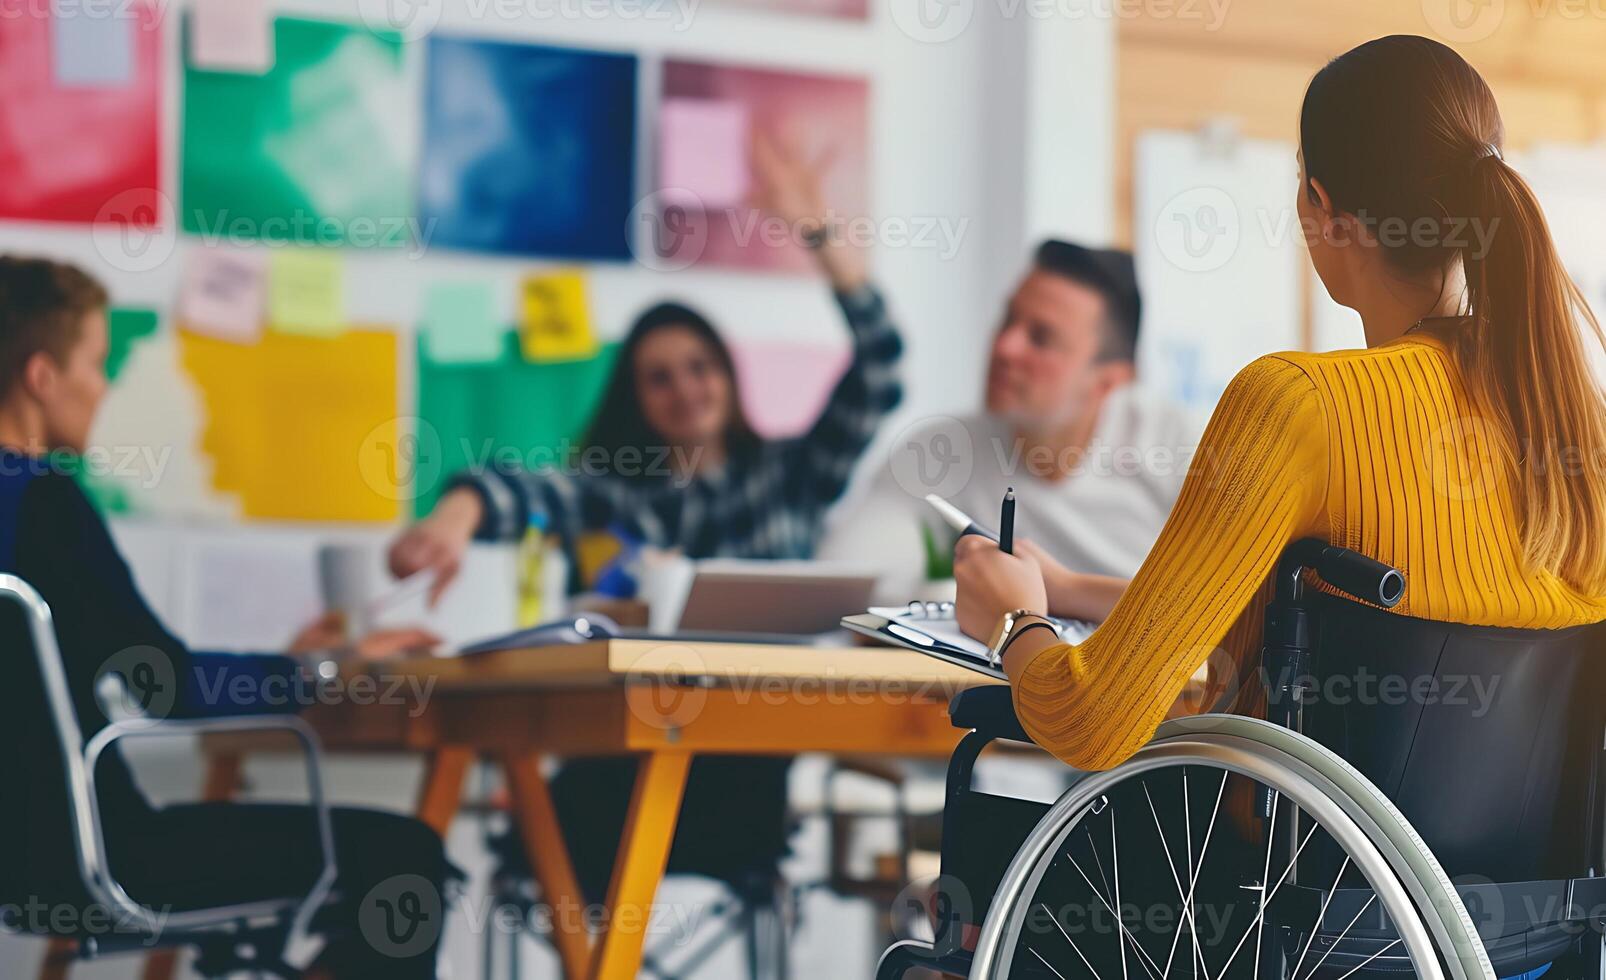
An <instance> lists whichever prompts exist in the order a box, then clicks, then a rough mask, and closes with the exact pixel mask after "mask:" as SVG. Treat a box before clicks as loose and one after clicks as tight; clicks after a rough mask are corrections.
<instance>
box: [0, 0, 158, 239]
mask: <svg viewBox="0 0 1606 980" xmlns="http://www.w3.org/2000/svg"><path fill="white" fill-rule="evenodd" d="M40 6H41V5H37V4H35V5H31V6H30V7H29V8H28V11H27V12H24V13H21V15H20V16H16V17H0V92H4V93H5V95H4V97H3V98H0V174H4V175H5V179H4V180H0V218H17V219H21V220H25V221H70V222H86V223H87V222H94V221H95V220H96V219H97V217H98V218H99V219H100V220H103V221H118V222H127V223H130V224H134V225H139V226H142V227H151V226H154V225H156V224H157V223H158V218H157V216H158V215H159V214H160V213H161V210H162V209H161V208H160V207H159V206H158V203H159V200H160V197H159V192H158V180H159V177H158V174H159V172H160V168H159V157H158V151H157V138H158V137H157V113H158V105H159V101H160V100H159V91H160V83H159V80H158V59H159V57H160V46H161V30H160V26H161V25H160V14H159V12H158V11H159V8H158V6H157V5H156V4H154V3H151V2H149V0H138V2H135V3H132V4H120V5H114V8H115V9H114V10H113V12H111V13H109V14H108V16H112V17H119V18H123V17H126V18H127V20H128V23H127V24H117V25H107V24H97V25H93V26H94V27H95V28H96V36H98V37H100V38H111V37H112V36H113V35H112V34H111V32H112V31H122V30H126V31H127V32H128V37H129V38H131V42H130V43H131V50H132V62H131V65H129V68H130V70H129V71H128V72H127V73H126V75H125V74H124V73H122V72H120V71H119V72H117V73H111V74H106V75H104V76H103V77H99V78H94V79H90V81H93V82H94V84H82V82H83V81H84V79H82V78H80V77H79V76H81V75H83V70H82V69H83V66H82V65H76V66H75V65H72V64H67V63H64V64H60V65H58V64H57V61H58V60H60V59H62V58H63V57H65V56H67V55H69V54H70V53H71V52H73V51H74V50H78V49H81V48H82V47H83V45H82V44H81V43H79V42H78V41H76V40H73V39H74V38H77V37H79V36H80V34H79V33H78V32H77V31H76V28H75V33H73V34H63V35H62V36H61V37H57V33H58V32H57V28H58V27H59V26H60V25H55V24H53V23H52V21H53V18H52V17H50V16H46V15H45V14H44V9H48V8H43V9H36V8H40ZM67 26H69V27H73V26H74V25H67ZM119 36H120V35H119ZM67 41H71V42H72V43H65V42H67ZM64 82H66V83H67V84H63V83H64Z"/></svg>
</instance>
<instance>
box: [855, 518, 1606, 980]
mask: <svg viewBox="0 0 1606 980" xmlns="http://www.w3.org/2000/svg"><path fill="white" fill-rule="evenodd" d="M1312 581H1320V582H1323V583H1325V584H1326V585H1327V587H1328V588H1327V589H1326V590H1325V591H1320V592H1318V591H1309V590H1307V585H1308V584H1310V583H1311V582H1312ZM1404 585H1405V583H1404V581H1403V579H1402V578H1401V577H1400V575H1399V573H1398V572H1396V571H1394V570H1393V569H1389V568H1387V567H1385V566H1383V565H1381V564H1379V563H1377V562H1374V561H1371V560H1370V559H1367V558H1365V557H1364V556H1361V555H1358V554H1356V553H1354V552H1350V551H1347V550H1345V549H1342V548H1336V547H1331V546H1328V545H1326V544H1325V543H1324V542H1320V541H1315V540H1305V541H1300V542H1296V543H1295V544H1294V545H1292V546H1291V547H1290V548H1289V549H1288V550H1287V551H1286V552H1285V553H1284V555H1283V558H1282V561H1281V562H1280V564H1279V567H1278V570H1277V573H1276V597H1275V599H1274V600H1273V601H1272V602H1271V603H1270V604H1269V606H1268V608H1267V611H1266V629H1265V635H1264V647H1263V652H1262V661H1261V677H1262V680H1263V682H1264V686H1265V693H1266V701H1267V716H1268V718H1269V719H1270V720H1261V719H1257V718H1248V717H1239V716H1232V715H1219V714H1218V715H1200V716H1196V717H1192V718H1185V719H1178V720H1174V721H1169V722H1166V723H1165V724H1164V725H1162V726H1161V727H1160V729H1159V731H1158V732H1157V733H1156V736H1155V738H1154V739H1153V741H1151V742H1150V743H1149V744H1148V745H1147V746H1145V747H1144V748H1143V749H1142V750H1140V751H1139V752H1138V753H1137V755H1135V756H1134V757H1133V758H1132V759H1130V760H1128V761H1127V762H1126V763H1123V764H1122V765H1121V766H1118V767H1116V768H1115V769H1112V770H1110V771H1108V772H1103V773H1092V774H1084V775H1082V776H1081V777H1080V778H1079V779H1078V780H1077V782H1076V783H1075V784H1074V785H1073V786H1072V788H1071V789H1070V790H1069V791H1067V792H1066V794H1065V795H1064V796H1062V797H1061V798H1060V800H1059V801H1058V802H1057V803H1055V804H1054V805H1053V806H1052V807H1042V806H1034V805H1032V804H1024V803H1022V802H1021V801H1018V800H1008V799H1001V798H990V797H984V796H983V795H982V794H978V793H975V792H973V791H971V790H970V788H969V783H970V768H971V766H972V765H973V763H974V761H975V757H976V755H977V754H978V753H979V752H980V751H981V749H982V748H983V747H985V745H986V744H988V743H990V742H991V741H993V740H994V739H999V738H1003V739H1011V740H1015V741H1029V737H1028V735H1027V733H1026V732H1025V731H1024V729H1023V728H1022V727H1021V726H1020V723H1019V722H1018V720H1017V719H1016V718H1015V716H1014V713H1013V710H1012V705H1011V701H1010V697H1009V691H1008V689H1007V688H986V689H980V690H976V691H970V692H966V693H964V694H961V695H960V696H959V697H958V698H957V699H955V701H954V703H953V704H952V706H951V710H950V714H951V717H952V719H953V721H954V724H955V725H957V726H959V727H962V728H969V729H971V733H970V734H969V735H967V736H966V738H965V739H964V740H963V742H962V743H961V745H960V748H959V749H958V751H957V752H956V753H955V756H954V759H953V762H952V764H951V767H950V780H949V797H948V802H949V806H950V808H951V809H950V815H951V818H952V819H951V820H950V827H949V828H948V829H949V830H950V833H947V834H945V839H944V847H943V862H944V864H943V871H944V881H943V887H944V892H943V897H944V902H943V903H942V906H941V908H940V909H939V913H940V914H939V922H938V933H939V935H938V939H937V941H936V942H935V943H930V944H919V943H909V942H905V943H900V944H897V945H895V946H894V947H892V948H891V949H889V950H888V951H887V953H886V954H885V955H884V956H883V957H882V961H881V964H880V967H879V972H878V977H879V978H882V980H886V978H892V977H898V976H902V975H903V974H904V972H905V971H907V970H909V969H911V968H916V967H925V968H928V969H932V970H936V971H938V972H940V973H943V974H946V975H951V976H964V977H974V978H1000V977H1043V978H1054V977H1059V978H1061V980H1069V978H1072V977H1082V976H1086V975H1087V974H1088V973H1092V974H1093V975H1094V976H1103V977H1114V976H1121V977H1150V978H1154V980H1158V978H1162V977H1169V976H1172V975H1174V974H1176V973H1183V974H1196V975H1198V976H1202V977H1207V978H1209V980H1221V978H1225V977H1234V978H1236V977H1251V978H1253V980H1264V978H1276V980H1343V978H1349V977H1361V978H1368V977H1383V976H1389V977H1400V976H1404V975H1407V974H1415V975H1417V976H1420V977H1426V978H1430V980H1440V978H1442V977H1453V978H1456V980H1472V978H1478V980H1488V978H1493V977H1512V976H1516V975H1520V974H1523V973H1525V972H1526V971H1531V970H1536V969H1548V971H1549V973H1548V974H1547V976H1552V977H1555V978H1557V980H1569V978H1582V977H1590V978H1592V980H1593V978H1598V977H1600V976H1601V970H1602V964H1603V957H1602V950H1601V940H1600V937H1599V935H1598V934H1599V932H1600V931H1601V930H1602V928H1603V925H1606V878H1603V877H1601V868H1602V853H1603V828H1606V821H1603V814H1602V811H1601V806H1602V794H1601V790H1600V788H1601V785H1602V778H1601V766H1602V760H1603V756H1606V752H1603V745H1606V742H1603V738H1606V705H1603V702H1602V699H1601V698H1600V697H1599V692H1600V691H1601V686H1600V682H1601V679H1602V670H1603V669H1606V663H1603V654H1606V626H1602V625H1596V626H1585V627H1576V628H1571V629H1562V630H1518V629H1502V628H1493V627H1476V626H1465V625H1459V624H1453V623H1440V622H1432V621H1428V620H1421V619H1415V618H1410V617H1404V616H1399V615H1395V614H1393V613H1389V612H1387V611H1385V608H1386V607H1388V606H1392V605H1394V604H1395V603H1396V602H1397V601H1398V600H1399V598H1400V596H1401V595H1402V594H1403V589H1404ZM1452 874H1453V875H1455V876H1456V877H1455V878H1454V880H1453V882H1452V879H1451V878H1450V877H1449V876H1450V875H1452ZM1469 910H1470V911H1469ZM1472 912H1476V913H1477V915H1476V918H1474V916H1473V914H1472ZM1161 913H1163V914H1161ZM1547 964H1548V966H1547Z"/></svg>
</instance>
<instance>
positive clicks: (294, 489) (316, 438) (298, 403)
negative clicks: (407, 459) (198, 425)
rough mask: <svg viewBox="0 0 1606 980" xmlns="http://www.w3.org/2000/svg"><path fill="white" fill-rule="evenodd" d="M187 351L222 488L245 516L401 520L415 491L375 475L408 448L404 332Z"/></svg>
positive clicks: (284, 338) (222, 344)
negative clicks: (403, 409)
mask: <svg viewBox="0 0 1606 980" xmlns="http://www.w3.org/2000/svg"><path fill="white" fill-rule="evenodd" d="M180 349H181V352H182V360H183V364H184V368H185V370H186V371H187V372H188V374H189V375H190V377H191V378H193V379H194V381H195V383H196V385H197V386H198V387H199V388H200V391H201V401H202V405H203V414H204V417H205V420H206V421H205V431H204V433H203V434H202V437H201V448H202V451H203V452H204V453H205V454H206V455H207V456H208V457H210V458H211V460H212V464H213V472H212V480H213V486H214V488H215V489H216V490H217V491H218V492H219V493H223V494H229V495H232V496H234V497H236V498H237V499H238V500H239V501H240V511H241V514H242V516H244V517H246V518H260V519H265V520H304V521H389V520H394V519H395V518H396V517H397V516H398V514H399V512H400V505H399V501H400V500H401V499H403V497H404V496H405V494H406V492H407V488H406V486H405V485H404V484H405V482H406V481H405V480H403V479H400V478H397V477H394V476H386V475H385V471H384V470H383V469H382V468H378V469H376V468H373V467H370V466H368V465H367V463H368V462H371V461H372V460H373V459H375V458H378V457H383V456H384V454H385V453H386V452H394V451H395V449H396V447H398V446H399V445H400V444H401V429H400V426H401V423H400V419H399V418H398V416H399V415H400V412H399V411H398V405H397V397H398V396H397V362H396V335H395V334H394V333H392V332H390V331H388V330H348V331H346V332H344V333H342V334H341V335H340V336H338V337H304V336H297V335H293V334H283V333H272V332H269V333H265V334H263V335H262V340H261V342H259V343H256V344H237V343H232V342H230V341H227V340H218V339H215V338H212V337H201V336H197V335H195V334H192V333H188V332H182V333H181V335H180ZM393 472H399V471H393Z"/></svg>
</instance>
